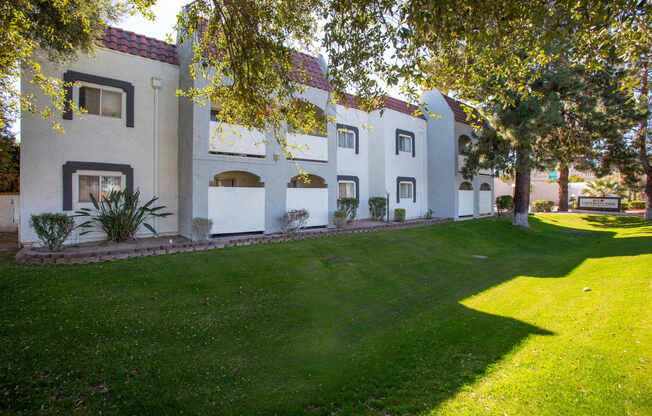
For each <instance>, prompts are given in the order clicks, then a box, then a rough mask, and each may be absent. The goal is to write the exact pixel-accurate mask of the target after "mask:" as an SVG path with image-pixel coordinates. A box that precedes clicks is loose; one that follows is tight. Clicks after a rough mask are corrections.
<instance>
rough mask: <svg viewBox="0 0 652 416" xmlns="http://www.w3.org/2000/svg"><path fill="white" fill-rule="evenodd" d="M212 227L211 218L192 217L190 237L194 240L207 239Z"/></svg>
mask: <svg viewBox="0 0 652 416" xmlns="http://www.w3.org/2000/svg"><path fill="white" fill-rule="evenodd" d="M211 228H213V220H211V219H209V218H199V217H197V218H193V219H192V238H193V239H194V240H195V241H204V240H207V239H208V236H209V235H210V233H211Z"/></svg>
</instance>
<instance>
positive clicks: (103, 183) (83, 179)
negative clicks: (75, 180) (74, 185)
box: [78, 175, 122, 203]
mask: <svg viewBox="0 0 652 416" xmlns="http://www.w3.org/2000/svg"><path fill="white" fill-rule="evenodd" d="M121 189H122V176H119V175H79V192H78V194H79V202H83V203H86V202H91V195H93V197H95V199H96V200H97V201H99V200H100V199H103V198H106V196H108V195H109V193H110V192H111V191H119V190H121Z"/></svg>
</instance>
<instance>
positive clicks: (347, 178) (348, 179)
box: [337, 175, 360, 201]
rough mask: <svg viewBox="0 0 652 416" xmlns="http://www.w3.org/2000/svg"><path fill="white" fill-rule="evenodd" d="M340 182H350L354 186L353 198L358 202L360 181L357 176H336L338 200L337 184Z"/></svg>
mask: <svg viewBox="0 0 652 416" xmlns="http://www.w3.org/2000/svg"><path fill="white" fill-rule="evenodd" d="M340 182H342V183H346V182H352V183H354V184H355V198H356V199H357V200H358V201H359V200H360V179H358V177H357V176H352V175H337V184H338V185H337V186H338V198H339V184H340Z"/></svg>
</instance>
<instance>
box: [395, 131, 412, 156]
mask: <svg viewBox="0 0 652 416" xmlns="http://www.w3.org/2000/svg"><path fill="white" fill-rule="evenodd" d="M404 139H406V140H407V142H408V143H409V146H410V148H409V150H405V149H404V147H403V140H404ZM398 151H399V152H404V153H412V137H411V136H408V135H407V134H399V135H398Z"/></svg>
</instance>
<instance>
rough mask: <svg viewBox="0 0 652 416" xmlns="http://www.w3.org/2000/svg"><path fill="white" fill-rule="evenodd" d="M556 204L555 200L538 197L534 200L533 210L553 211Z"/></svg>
mask: <svg viewBox="0 0 652 416" xmlns="http://www.w3.org/2000/svg"><path fill="white" fill-rule="evenodd" d="M554 205H555V203H554V202H553V201H545V200H543V199H537V200H536V201H534V202H532V211H533V212H552V207H553V206H554Z"/></svg>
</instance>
